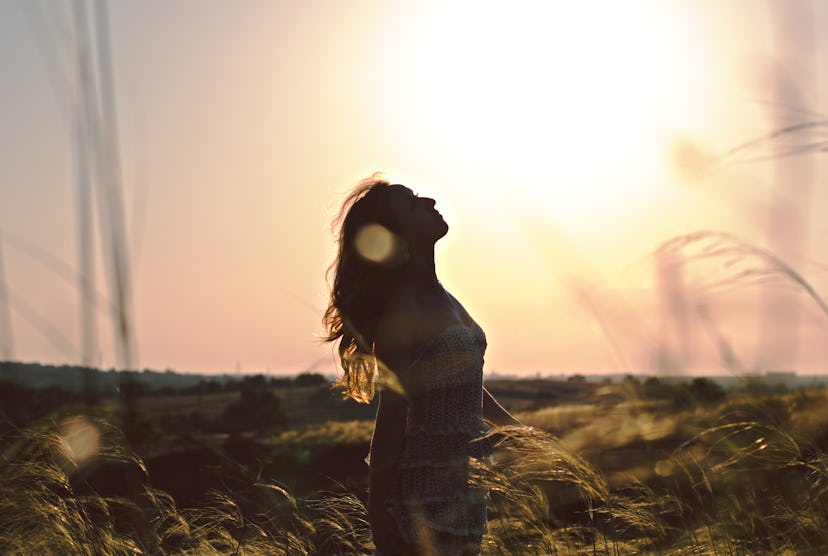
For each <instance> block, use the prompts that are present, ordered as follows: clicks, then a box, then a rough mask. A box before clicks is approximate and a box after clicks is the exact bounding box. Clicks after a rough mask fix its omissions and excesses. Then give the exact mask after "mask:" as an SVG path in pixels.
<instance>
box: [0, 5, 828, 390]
mask: <svg viewBox="0 0 828 556" xmlns="http://www.w3.org/2000/svg"><path fill="white" fill-rule="evenodd" d="M69 7H70V3H69V2H63V1H57V0H55V1H48V2H47V1H34V0H33V1H27V0H19V1H15V0H0V68H3V69H2V71H3V74H2V84H3V87H2V89H3V92H2V97H0V98H2V102H0V122H2V128H0V249H1V250H2V260H3V267H4V274H5V285H6V288H7V290H8V292H9V306H8V307H7V308H4V307H2V306H0V311H5V310H8V311H9V313H10V315H11V331H3V330H0V333H2V334H5V338H7V340H6V342H7V343H8V345H10V346H11V349H12V350H13V351H12V353H11V355H12V357H13V358H14V359H17V360H21V361H39V362H44V363H77V362H79V361H80V358H81V355H80V349H81V348H80V339H79V325H78V319H79V317H78V303H79V296H78V289H77V286H76V285H75V280H76V279H75V278H74V275H75V274H77V272H78V270H77V269H78V262H77V257H78V255H77V217H76V214H77V211H76V207H75V195H76V183H75V177H74V176H75V169H74V166H73V165H74V160H73V155H72V144H73V143H72V141H73V138H72V132H71V121H72V117H73V103H74V99H75V90H76V87H75V85H76V83H75V80H74V79H73V76H74V73H73V71H74V70H73V66H72V52H73V44H74V42H73V41H74V39H73V27H72V23H71V22H72V20H71V17H70V9H69ZM109 23H110V25H109V28H110V32H111V42H112V58H113V63H114V68H115V75H114V78H115V79H114V80H115V87H116V93H117V96H116V102H117V108H118V128H119V140H120V151H121V161H122V174H123V186H124V201H125V214H126V225H127V230H128V234H129V239H128V246H129V249H128V256H129V260H130V266H131V277H132V283H133V296H132V306H133V310H134V327H135V328H134V329H135V342H136V347H137V356H138V357H137V361H136V366H137V368H152V369H157V370H163V369H167V368H170V369H174V370H177V371H184V372H209V373H218V372H228V373H232V372H235V371H236V370H237V368H238V369H240V370H241V371H242V372H247V373H259V372H262V373H265V372H268V373H273V374H281V373H294V372H301V371H305V370H314V371H316V372H322V373H326V374H333V373H335V372H336V369H335V362H334V357H333V350H332V346H331V345H329V344H321V343H320V342H319V341H318V340H317V337H318V336H319V335H321V334H322V333H323V329H322V326H321V316H322V313H323V311H324V307H325V304H326V295H327V294H326V281H325V272H326V269H327V267H328V265H329V264H330V263H331V261H332V259H333V256H334V252H335V244H334V238H333V235H332V233H331V229H330V224H331V220H332V218H333V217H334V216H335V214H336V212H337V210H338V208H339V204H340V203H341V201H342V199H343V198H344V196H345V194H346V193H347V191H348V189H349V188H350V187H351V186H352V185H353V184H354V183H355V182H357V181H358V180H360V179H361V178H364V177H366V176H368V175H370V174H371V173H373V172H375V171H382V172H384V173H385V174H386V176H387V178H388V179H390V180H391V181H394V182H401V183H405V184H407V185H409V186H410V187H412V188H413V189H414V190H415V191H416V192H418V193H420V194H423V195H428V196H431V197H434V198H435V199H436V200H437V208H438V209H439V210H440V212H441V213H442V214H443V215H444V217H445V219H446V221H447V222H448V223H449V225H450V227H451V230H450V232H449V234H448V236H447V237H446V238H444V239H443V240H441V241H440V243H439V244H438V247H437V267H438V276H439V277H440V278H441V280H442V282H443V283H444V285H445V286H446V287H447V289H449V290H450V291H452V292H453V293H454V294H455V295H456V296H457V297H458V298H459V299H460V300H461V302H463V303H464V305H465V306H466V308H467V309H468V310H469V312H470V313H471V314H472V315H473V316H474V317H475V318H476V319H477V321H478V322H479V323H480V324H481V325H482V326H483V328H484V329H485V330H486V333H487V336H488V341H489V348H488V352H487V356H486V366H485V370H486V372H497V373H517V374H531V375H534V374H536V373H541V374H553V373H555V374H557V373H566V374H571V373H576V372H580V373H594V372H641V373H653V372H656V371H658V370H666V371H669V372H705V373H706V372H709V373H732V372H739V371H762V370H767V369H798V370H799V371H801V372H828V365H825V362H826V361H828V359H827V357H828V341H826V340H828V316H826V314H824V312H822V311H821V309H820V307H819V306H818V304H817V303H815V302H813V301H812V300H811V299H810V298H809V297H808V295H806V293H804V290H803V289H802V288H801V287H800V286H798V285H797V284H796V283H795V281H792V280H788V279H786V278H785V276H782V277H780V276H779V273H777V274H773V273H772V272H771V273H767V272H763V271H766V270H768V268H769V267H773V264H772V263H770V262H769V259H767V258H762V257H761V256H758V255H757V254H756V252H752V251H749V250H747V251H746V250H744V249H742V251H738V250H737V251H732V252H727V253H725V254H724V255H723V256H722V257H719V258H716V257H711V256H706V254H708V255H709V254H710V253H711V250H712V251H715V249H716V248H717V247H721V246H722V245H723V243H722V242H723V241H724V242H725V243H726V241H727V240H721V239H720V240H712V239H710V240H708V242H709V244H707V247H705V245H706V244H703V243H699V244H693V245H690V246H687V249H686V250H683V251H681V253H679V252H678V251H675V250H674V251H671V252H670V254H668V255H664V251H663V250H662V256H660V257H654V256H653V253H654V251H655V250H656V249H657V248H658V247H659V245H661V244H662V243H663V242H666V241H668V240H669V239H670V238H673V237H675V236H677V235H681V234H686V233H690V232H694V231H698V230H715V231H719V232H725V233H727V234H732V235H733V236H736V237H738V238H741V239H742V240H745V241H746V242H749V243H750V244H751V245H754V246H756V247H759V248H770V249H772V250H773V251H774V253H775V255H776V256H778V257H779V258H780V259H781V260H782V261H784V262H785V263H786V264H788V265H790V268H792V269H795V270H796V271H798V272H799V273H800V274H801V276H803V277H804V278H805V279H806V280H808V281H809V282H810V284H811V285H812V286H813V288H814V289H815V291H816V292H818V293H819V292H822V293H828V274H826V268H828V266H826V265H828V250H826V247H828V224H826V218H825V216H826V215H825V210H826V208H828V203H826V201H828V188H826V185H825V177H826V176H828V173H826V169H828V166H826V164H825V160H826V157H828V155H826V154H825V153H823V154H815V153H812V154H804V155H798V156H795V157H788V158H784V159H782V158H780V157H779V156H777V155H778V153H779V152H780V151H779V149H784V148H785V147H786V146H790V145H791V142H792V141H793V142H794V144H799V143H796V142H797V141H799V142H801V144H803V145H806V146H807V145H809V144H810V143H811V142H819V141H820V140H821V141H825V129H826V128H825V126H824V125H823V126H822V127H817V128H816V129H815V130H812V131H811V132H808V133H805V134H799V135H794V136H793V138H791V137H789V136H784V137H781V138H780V139H778V140H775V141H772V142H760V143H758V144H757V145H755V146H753V147H751V148H750V149H747V150H746V151H739V152H737V153H735V154H732V155H730V156H723V155H724V154H725V153H727V152H728V151H729V150H730V149H733V148H734V147H737V146H739V145H742V144H744V143H746V142H748V141H752V140H754V139H757V138H760V137H762V136H763V135H765V134H767V133H768V132H770V131H772V130H774V129H777V128H779V127H781V126H783V125H789V124H797V123H802V122H808V121H810V122H820V121H822V122H824V121H825V116H823V115H821V114H825V113H826V112H828V101H826V100H825V97H826V92H828V90H826V86H825V83H826V80H825V79H824V76H826V75H828V72H827V71H826V70H828V58H827V57H826V55H825V53H826V52H828V44H826V42H828V4H826V3H824V2H819V1H804V0H766V1H761V0H734V1H728V2H722V1H720V0H650V1H645V0H630V1H626V2H617V1H614V0H607V1H604V2H599V1H579V2H563V1H547V2H508V3H506V2H480V1H477V2H471V1H468V2H466V1H454V0H441V1H433V2H431V1H416V2H414V1H412V2H393V1H382V0H354V1H347V2H346V1H320V2H304V1H302V2H300V1H253V0H245V1H242V2H229V1H213V0H192V1H190V0H176V1H169V0H141V1H137V0H136V1H129V2H127V1H123V2H113V3H112V4H111V5H110V10H109ZM820 76H822V78H821V77H820ZM767 159H770V160H767ZM803 169H804V170H803ZM774 206H777V207H779V206H784V207H785V211H782V212H780V211H776V212H774V210H773V207H774ZM96 229H97V228H96ZM790 229H793V230H795V231H797V233H793V234H788V233H787V231H788V230H790ZM717 237H721V236H717ZM716 241H718V243H716ZM711 246H712V247H711ZM692 249H695V251H694V252H692V253H690V254H688V252H687V251H688V250H692ZM734 253H742V254H743V255H744V256H742V257H741V258H739V256H738V254H737V255H736V258H737V259H739V260H735V261H734V259H733V257H734ZM690 255H692V257H694V258H690V259H685V258H682V257H686V256H690ZM96 258H97V265H98V267H99V269H100V272H99V273H98V276H97V278H96V284H97V288H98V289H99V290H100V294H101V296H103V297H105V298H106V297H109V296H110V294H109V293H108V291H107V283H106V280H105V278H104V275H103V270H102V269H103V263H102V253H101V249H100V247H98V249H97V251H96ZM676 261H679V262H680V261H684V265H683V266H681V267H680V269H681V270H680V271H676V270H675V269H676V268H678V267H674V266H671V265H674V264H675V263H676ZM739 265H742V266H739ZM734 269H736V270H734ZM771 270H773V269H772V268H771ZM742 271H744V272H742ZM757 276H758V277H759V279H760V281H763V282H766V283H765V284H764V285H762V286H760V285H757V284H756V283H755V282H756V280H755V278H757ZM718 278H720V279H721V280H718V281H717V279H718ZM719 282H721V283H719ZM711 284H716V285H715V286H711ZM769 289H772V290H773V292H775V293H772V294H768V290H769ZM769 295H775V296H782V298H781V301H780V299H776V302H775V303H776V305H774V304H773V303H770V304H769V303H768V302H767V298H768V296H769ZM780 303H781V304H782V305H784V306H787V307H798V309H797V310H796V311H794V312H793V313H791V311H788V310H785V311H783V312H781V313H775V312H774V311H773V309H772V308H773V307H779V306H780ZM769 307H770V308H771V309H769ZM99 314H100V319H99V335H100V338H99V346H100V348H99V351H100V353H99V355H98V357H97V362H98V364H99V365H100V366H102V367H104V368H109V367H111V366H113V365H115V364H116V359H115V355H114V353H115V352H114V349H113V340H112V332H111V329H112V327H111V324H110V320H109V318H108V316H107V314H106V313H105V311H101V312H100V313H99ZM771 321H772V322H773V326H769V325H768V322H771ZM0 322H2V320H0ZM774 327H777V328H774ZM780 330H781V331H780ZM792 331H793V332H792ZM780 338H781V339H780ZM10 340H11V341H13V343H11V342H10ZM779 343H781V344H782V345H781V347H780V346H779V345H777V344H779ZM728 353H729V355H728ZM734 361H736V362H735V363H734Z"/></svg>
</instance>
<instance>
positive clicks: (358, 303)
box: [322, 174, 400, 403]
mask: <svg viewBox="0 0 828 556" xmlns="http://www.w3.org/2000/svg"><path fill="white" fill-rule="evenodd" d="M395 187H400V186H394V185H391V184H390V183H389V182H388V181H386V180H384V179H383V178H382V176H381V175H380V174H374V175H372V176H371V177H369V178H366V179H364V180H362V181H361V182H359V183H358V184H357V185H356V187H354V189H353V190H352V191H351V192H350V193H349V194H348V196H347V197H346V199H345V201H344V203H343V204H342V208H341V210H340V211H339V215H338V216H337V217H336V219H334V223H333V228H334V229H336V227H337V226H338V227H339V230H338V234H337V236H338V244H339V251H338V253H337V256H336V259H335V260H334V262H333V264H331V266H330V268H329V269H328V279H329V281H330V279H331V275H333V284H332V285H331V287H330V300H329V302H328V307H327V309H326V310H325V316H324V317H323V319H322V322H323V323H324V325H325V328H326V331H327V336H325V337H324V340H325V341H326V342H334V341H336V340H339V348H338V350H339V360H340V363H341V365H342V370H343V371H344V374H343V375H342V377H340V378H339V380H337V381H336V382H335V383H334V386H336V387H339V388H342V390H343V396H344V397H345V398H346V399H347V398H352V399H354V400H356V401H358V402H362V403H369V402H370V401H371V399H372V398H373V397H374V390H375V388H374V377H375V375H376V373H377V365H378V361H377V358H376V353H375V350H374V338H375V334H376V326H377V321H378V319H379V317H380V315H381V314H382V311H383V309H384V306H385V302H386V300H387V297H388V291H389V287H390V285H392V284H393V283H394V282H395V281H396V276H397V275H398V273H399V272H400V268H399V267H400V265H399V264H397V263H398V261H396V260H394V261H390V262H387V263H377V262H374V261H371V260H368V259H366V258H365V257H364V256H363V255H361V254H360V253H359V251H358V250H357V245H356V238H357V234H359V232H360V231H361V230H362V229H363V228H364V227H365V226H367V225H369V224H379V225H381V226H383V227H384V228H385V229H387V230H388V231H389V232H391V233H392V234H396V232H397V231H398V223H396V222H394V221H393V218H392V216H391V215H390V214H389V213H388V210H387V208H386V203H387V201H388V199H389V194H390V193H391V192H392V191H393V188H395ZM395 237H397V238H398V237H399V236H395Z"/></svg>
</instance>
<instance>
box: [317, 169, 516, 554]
mask: <svg viewBox="0 0 828 556" xmlns="http://www.w3.org/2000/svg"><path fill="white" fill-rule="evenodd" d="M434 207H435V202H434V200H433V199H429V198H425V197H419V196H417V195H415V194H414V192H413V191H412V190H411V189H409V188H408V187H405V186H403V185H399V184H395V185H391V184H390V183H388V182H387V181H385V180H383V179H381V178H380V177H378V176H377V175H374V176H372V177H371V178H368V179H366V180H363V181H362V182H360V183H359V184H358V185H357V187H356V188H355V189H354V190H353V191H352V192H351V193H350V195H349V196H348V197H347V199H346V200H345V202H344V204H343V206H342V210H341V211H340V214H339V217H338V218H337V220H336V221H335V222H336V223H338V225H339V252H338V254H337V258H336V260H335V261H334V263H333V265H332V266H331V269H330V270H329V272H332V273H333V284H332V288H331V293H330V302H329V305H328V308H327V310H326V312H325V317H324V323H325V326H326V328H327V332H328V335H327V337H326V340H327V341H330V342H333V341H336V340H339V348H338V351H339V357H340V362H341V365H342V368H343V371H344V374H343V376H342V377H341V378H340V379H339V381H338V382H337V384H338V385H339V386H341V387H342V388H343V389H344V394H345V397H346V398H347V397H350V398H353V399H354V400H357V401H360V402H366V403H367V402H369V401H370V400H371V399H372V398H373V396H374V378H375V372H378V379H379V380H378V382H379V385H380V388H379V398H380V399H379V409H378V411H377V416H376V423H375V425H374V434H373V438H372V440H371V452H370V456H369V459H370V462H369V463H370V487H369V500H368V517H369V521H370V524H371V531H372V534H373V539H374V544H375V546H376V549H377V552H376V553H377V554H382V555H384V556H387V555H400V554H426V555H429V554H434V555H439V556H450V555H455V554H456V555H466V554H479V552H480V543H481V538H482V535H483V533H484V532H485V531H486V496H487V492H486V491H485V489H483V488H479V487H475V486H473V485H471V484H470V483H469V472H470V467H471V466H470V464H471V461H470V458H478V459H483V458H486V457H487V456H488V455H490V454H491V442H490V441H488V439H487V438H482V436H483V435H484V434H485V433H486V431H487V430H488V426H487V424H486V422H484V419H485V420H486V421H487V422H488V423H489V424H491V425H497V426H500V425H517V424H519V423H518V422H517V421H516V420H515V419H514V418H513V417H512V416H511V415H509V413H508V412H507V411H506V410H505V409H503V407H502V406H500V404H498V403H497V401H496V400H495V399H494V398H493V397H492V396H491V395H490V394H489V393H488V392H487V391H486V390H485V388H483V355H484V351H485V349H486V336H485V334H484V333H483V330H482V329H481V328H480V326H478V324H477V323H476V322H475V321H474V319H472V318H471V316H470V315H469V314H468V312H466V310H465V309H464V308H463V306H462V305H461V304H460V303H459V302H458V301H457V299H455V298H454V297H453V296H452V295H451V294H450V293H448V292H447V291H446V290H445V289H444V288H443V286H442V285H441V284H440V282H439V281H438V280H437V274H436V271H435V265H434V245H435V243H436V242H437V240H439V239H440V238H441V237H443V236H444V235H446V233H447V232H448V225H447V224H446V222H445V221H444V220H443V218H442V216H441V215H440V213H439V212H437V210H436V209H435V208H434Z"/></svg>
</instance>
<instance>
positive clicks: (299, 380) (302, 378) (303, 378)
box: [293, 373, 328, 386]
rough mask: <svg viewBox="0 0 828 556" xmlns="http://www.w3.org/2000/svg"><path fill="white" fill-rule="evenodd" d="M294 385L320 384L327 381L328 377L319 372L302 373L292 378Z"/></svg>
mask: <svg viewBox="0 0 828 556" xmlns="http://www.w3.org/2000/svg"><path fill="white" fill-rule="evenodd" d="M293 383H294V384H295V385H296V386H321V385H323V384H327V383H328V379H327V378H325V377H324V376H322V375H320V374H319V373H302V374H300V375H298V376H297V377H296V378H295V379H293Z"/></svg>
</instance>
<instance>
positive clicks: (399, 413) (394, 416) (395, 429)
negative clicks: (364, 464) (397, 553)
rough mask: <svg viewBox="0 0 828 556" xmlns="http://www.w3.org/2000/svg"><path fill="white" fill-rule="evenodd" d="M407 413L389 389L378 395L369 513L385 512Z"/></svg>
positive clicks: (393, 392) (403, 400)
mask: <svg viewBox="0 0 828 556" xmlns="http://www.w3.org/2000/svg"><path fill="white" fill-rule="evenodd" d="M407 413H408V408H407V405H406V401H405V398H404V397H403V396H402V395H401V394H399V393H397V392H395V391H393V390H390V389H383V390H381V391H380V395H379V409H378V410H377V420H376V423H375V425H374V436H373V437H372V438H371V459H370V462H371V465H370V481H371V484H370V490H369V491H368V495H369V510H370V509H381V508H383V505H384V501H385V498H386V496H388V491H389V490H390V488H391V479H392V478H393V475H394V472H395V470H396V467H397V462H398V461H399V459H400V456H401V455H402V450H403V438H404V435H405V419H406V415H407Z"/></svg>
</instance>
